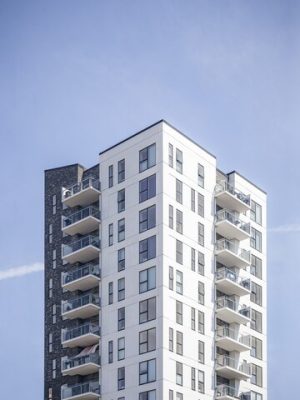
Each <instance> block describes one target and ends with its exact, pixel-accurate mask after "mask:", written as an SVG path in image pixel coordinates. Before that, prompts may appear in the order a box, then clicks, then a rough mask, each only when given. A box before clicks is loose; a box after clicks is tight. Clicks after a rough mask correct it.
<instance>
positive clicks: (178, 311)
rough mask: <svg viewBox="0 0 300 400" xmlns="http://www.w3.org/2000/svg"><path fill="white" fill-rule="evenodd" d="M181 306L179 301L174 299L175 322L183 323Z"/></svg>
mask: <svg viewBox="0 0 300 400" xmlns="http://www.w3.org/2000/svg"><path fill="white" fill-rule="evenodd" d="M182 309H183V306H182V303H181V301H178V300H177V301H176V322H177V324H180V325H183V315H182V314H183V312H182Z"/></svg>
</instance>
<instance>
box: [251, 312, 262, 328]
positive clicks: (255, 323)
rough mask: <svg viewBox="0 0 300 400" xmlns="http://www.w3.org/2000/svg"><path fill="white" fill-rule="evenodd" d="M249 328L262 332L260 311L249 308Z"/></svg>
mask: <svg viewBox="0 0 300 400" xmlns="http://www.w3.org/2000/svg"><path fill="white" fill-rule="evenodd" d="M250 327H251V329H254V330H255V331H257V332H259V333H261V332H262V313H260V312H259V311H256V310H254V309H253V308H251V324H250Z"/></svg>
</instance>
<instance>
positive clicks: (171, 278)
mask: <svg viewBox="0 0 300 400" xmlns="http://www.w3.org/2000/svg"><path fill="white" fill-rule="evenodd" d="M169 289H170V290H174V268H173V267H169Z"/></svg>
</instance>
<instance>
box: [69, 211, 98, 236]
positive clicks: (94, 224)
mask: <svg viewBox="0 0 300 400" xmlns="http://www.w3.org/2000/svg"><path fill="white" fill-rule="evenodd" d="M99 223H100V220H99V219H98V218H95V217H93V216H92V215H89V216H88V217H86V218H83V219H81V220H80V221H77V222H74V223H73V224H70V225H67V226H65V227H64V228H62V232H63V233H65V234H66V235H71V236H72V235H76V234H81V235H85V234H87V233H90V232H93V231H95V230H96V229H98V228H99Z"/></svg>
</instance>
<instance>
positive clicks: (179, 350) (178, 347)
mask: <svg viewBox="0 0 300 400" xmlns="http://www.w3.org/2000/svg"><path fill="white" fill-rule="evenodd" d="M176 353H177V354H179V355H180V356H182V355H183V333H182V332H179V331H176Z"/></svg>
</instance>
